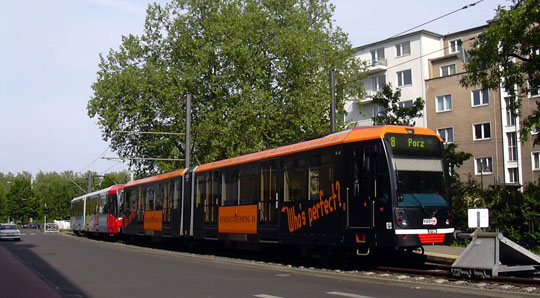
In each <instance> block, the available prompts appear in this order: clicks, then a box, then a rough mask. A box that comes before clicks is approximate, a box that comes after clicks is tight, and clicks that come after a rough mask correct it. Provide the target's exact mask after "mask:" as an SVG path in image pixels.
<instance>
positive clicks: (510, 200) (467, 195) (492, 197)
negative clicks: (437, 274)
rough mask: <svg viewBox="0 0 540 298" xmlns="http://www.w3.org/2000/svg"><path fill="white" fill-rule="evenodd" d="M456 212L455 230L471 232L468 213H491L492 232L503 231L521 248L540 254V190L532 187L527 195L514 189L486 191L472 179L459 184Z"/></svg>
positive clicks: (455, 185) (455, 187)
mask: <svg viewBox="0 0 540 298" xmlns="http://www.w3.org/2000/svg"><path fill="white" fill-rule="evenodd" d="M452 189H453V190H454V193H453V199H452V204H453V205H452V209H453V215H454V226H455V228H456V229H458V230H462V231H466V230H468V224H467V210H468V209H472V208H487V209H489V220H490V224H489V225H490V227H489V228H488V230H489V231H499V232H502V233H503V234H504V236H505V237H507V238H509V239H511V240H512V241H514V242H516V243H518V244H519V245H521V246H523V247H525V248H527V249H529V250H532V251H534V252H537V253H538V252H540V249H539V246H540V228H539V225H540V186H539V184H538V183H536V184H533V183H530V184H528V185H526V186H525V187H524V190H523V192H521V191H520V189H519V188H518V187H514V186H495V187H493V188H490V189H482V188H481V187H480V185H479V184H478V183H477V182H476V181H475V180H474V179H471V177H469V179H468V181H467V182H460V181H459V180H455V181H453V182H452Z"/></svg>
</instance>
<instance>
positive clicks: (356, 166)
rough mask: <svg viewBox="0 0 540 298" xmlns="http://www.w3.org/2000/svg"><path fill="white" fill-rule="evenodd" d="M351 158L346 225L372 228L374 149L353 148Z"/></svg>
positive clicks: (371, 147)
mask: <svg viewBox="0 0 540 298" xmlns="http://www.w3.org/2000/svg"><path fill="white" fill-rule="evenodd" d="M352 157H353V162H352V167H353V168H352V176H353V184H352V189H350V190H349V193H348V198H349V199H348V201H349V202H348V205H349V207H348V210H347V216H348V218H347V219H348V220H347V223H348V226H349V227H351V228H373V204H374V196H375V187H376V186H375V183H376V180H375V177H376V170H375V167H376V147H375V146H363V147H357V148H354V149H353V150H352Z"/></svg>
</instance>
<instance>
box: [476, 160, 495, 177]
mask: <svg viewBox="0 0 540 298" xmlns="http://www.w3.org/2000/svg"><path fill="white" fill-rule="evenodd" d="M474 167H475V169H474V172H475V173H476V175H485V174H491V173H493V160H492V158H491V157H481V158H477V159H476V162H475V163H474Z"/></svg>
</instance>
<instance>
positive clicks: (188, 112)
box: [185, 93, 191, 169]
mask: <svg viewBox="0 0 540 298" xmlns="http://www.w3.org/2000/svg"><path fill="white" fill-rule="evenodd" d="M185 150H186V152H185V154H186V169H189V166H190V162H191V93H188V94H187V100H186V148H185Z"/></svg>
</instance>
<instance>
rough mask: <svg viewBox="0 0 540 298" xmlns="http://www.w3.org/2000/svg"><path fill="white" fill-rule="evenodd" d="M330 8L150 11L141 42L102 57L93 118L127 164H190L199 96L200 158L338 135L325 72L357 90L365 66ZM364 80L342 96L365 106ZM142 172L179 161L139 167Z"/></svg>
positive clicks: (239, 4) (231, 3)
mask: <svg viewBox="0 0 540 298" xmlns="http://www.w3.org/2000/svg"><path fill="white" fill-rule="evenodd" d="M333 11H334V7H333V5H331V4H329V3H328V1H327V0H311V1H307V0H288V1H281V0H223V1H214V0H198V1H195V0H173V1H172V3H170V4H167V5H166V6H165V7H162V6H160V5H159V4H153V5H150V6H149V7H148V10H147V16H146V22H145V30H144V33H143V34H142V36H140V37H139V36H133V35H129V36H125V37H123V38H122V44H121V46H120V48H119V49H118V50H111V51H110V52H109V53H108V54H107V55H106V56H103V55H101V56H100V59H101V62H100V64H99V71H98V77H97V81H96V82H95V83H94V84H93V85H92V88H93V90H94V94H93V96H92V98H91V99H90V101H89V103H88V114H89V116H90V117H97V119H98V125H99V126H100V128H101V130H102V135H103V138H104V139H105V140H106V141H109V140H110V142H111V147H112V148H113V150H115V151H116V152H117V153H118V154H119V155H121V156H125V157H154V158H160V157H161V158H183V157H184V148H183V146H184V145H183V138H184V137H183V136H166V137H165V136H155V135H147V134H120V133H117V132H116V131H122V130H123V131H154V132H156V131H158V132H181V133H183V132H185V131H186V127H185V121H184V119H185V114H186V113H185V112H186V111H185V108H186V106H185V97H186V94H187V93H188V92H189V93H192V94H193V103H192V127H193V135H192V140H193V148H192V156H193V157H194V159H195V160H196V161H198V162H210V161H214V160H218V159H223V158H228V157H233V156H237V155H240V154H244V153H247V152H253V151H258V150H262V149H266V148H270V147H276V146H279V145H282V144H285V143H290V142H296V141H298V140H301V139H306V138H312V137H316V136H320V135H324V134H327V133H329V132H330V124H329V119H330V115H329V110H330V94H329V93H330V92H329V84H328V73H329V70H330V69H332V68H335V69H336V70H338V71H336V76H337V78H336V79H337V80H338V81H339V82H361V79H362V78H363V77H365V74H364V71H365V69H366V68H365V66H363V64H361V62H359V61H357V60H356V59H354V57H353V55H351V53H352V50H351V45H350V42H349V41H348V39H347V36H346V34H345V33H343V32H342V30H341V29H340V28H336V27H334V25H333V22H332V13H333ZM363 93H364V90H363V87H362V84H361V83H355V84H348V85H347V88H346V90H344V92H343V93H342V94H340V97H339V98H338V101H337V107H338V110H340V111H343V97H349V98H351V97H352V98H360V97H361V96H362V95H363ZM130 164H131V165H132V166H134V167H135V168H136V171H138V172H140V171H148V172H155V171H158V170H159V171H169V170H173V169H178V168H180V167H181V166H183V163H182V162H155V161H149V160H141V161H137V160H133V161H131V162H130Z"/></svg>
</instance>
